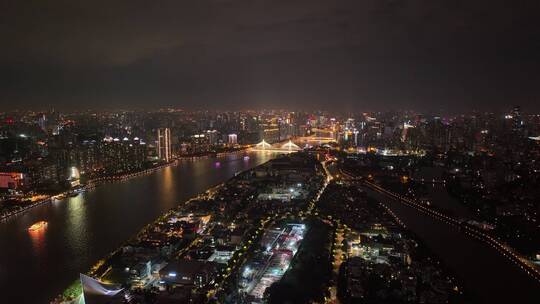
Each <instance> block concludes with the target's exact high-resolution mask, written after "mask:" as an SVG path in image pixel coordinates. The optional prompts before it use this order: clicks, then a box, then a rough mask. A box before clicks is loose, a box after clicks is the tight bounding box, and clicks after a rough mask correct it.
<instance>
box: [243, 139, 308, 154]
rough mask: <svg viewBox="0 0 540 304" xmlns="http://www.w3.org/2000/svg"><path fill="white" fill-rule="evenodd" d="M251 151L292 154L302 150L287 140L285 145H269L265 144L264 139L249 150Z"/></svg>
mask: <svg viewBox="0 0 540 304" xmlns="http://www.w3.org/2000/svg"><path fill="white" fill-rule="evenodd" d="M251 150H252V151H258V152H278V153H292V152H298V151H300V150H302V148H300V147H299V146H298V145H296V144H295V143H293V142H292V141H291V140H289V141H288V142H287V143H285V144H283V145H280V144H274V145H271V144H269V143H267V142H266V141H265V140H264V139H263V140H262V141H261V142H260V143H258V144H256V145H255V146H254V147H253V148H251Z"/></svg>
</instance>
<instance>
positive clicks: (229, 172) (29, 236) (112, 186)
mask: <svg viewBox="0 0 540 304" xmlns="http://www.w3.org/2000/svg"><path fill="white" fill-rule="evenodd" d="M273 156H275V154H268V153H256V152H252V153H250V154H249V159H244V157H243V155H239V154H231V155H228V156H224V157H221V158H218V159H212V158H207V159H198V160H183V161H181V162H180V164H179V165H177V166H172V167H167V168H164V169H161V170H158V171H155V172H153V173H151V174H149V175H143V176H139V177H135V178H132V179H129V180H125V181H121V182H115V183H109V184H104V185H100V186H98V187H97V188H95V189H92V190H89V191H88V192H85V193H82V194H80V195H79V196H77V197H72V198H67V199H64V200H61V201H57V202H53V203H50V204H44V205H41V206H38V207H35V208H33V209H31V210H29V211H27V212H25V213H23V214H21V215H18V216H15V217H13V218H10V219H8V220H7V221H4V222H0V302H1V303H40V304H41V303H48V302H49V301H50V300H52V299H53V298H54V297H55V296H57V295H58V294H59V293H61V292H62V291H63V290H64V289H65V288H66V287H67V286H68V285H69V284H71V283H72V282H73V281H74V280H75V279H77V277H78V274H79V273H80V272H86V271H87V270H88V269H89V268H90V267H91V266H92V265H93V264H95V263H96V261H98V260H99V259H101V258H103V257H105V256H106V255H107V254H109V253H110V252H111V251H113V250H115V249H116V248H117V247H119V246H120V245H121V244H122V243H123V242H125V241H126V240H127V239H129V238H130V237H132V236H133V235H135V234H136V233H137V232H138V231H139V230H140V229H141V228H143V227H144V226H145V225H146V224H148V223H150V222H152V221H153V220H154V219H156V218H157V217H158V216H159V215H161V214H163V213H164V212H165V211H167V210H169V209H171V208H173V207H175V206H177V205H178V204H179V203H182V202H184V201H186V200H187V199H189V198H190V197H193V196H195V195H196V194H197V193H200V192H203V191H205V190H206V189H208V188H210V187H212V186H214V185H216V184H219V183H221V182H223V181H226V180H227V179H229V178H231V177H232V176H234V174H235V173H237V172H239V171H243V170H247V169H250V168H252V167H255V166H257V165H259V164H261V163H263V162H266V161H268V160H270V159H271V158H272V157H273ZM41 220H44V221H47V222H48V225H47V227H46V228H45V229H43V230H42V231H40V232H29V231H28V227H29V226H30V225H32V224H33V223H35V222H37V221H41Z"/></svg>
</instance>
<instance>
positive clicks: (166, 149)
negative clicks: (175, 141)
mask: <svg viewBox="0 0 540 304" xmlns="http://www.w3.org/2000/svg"><path fill="white" fill-rule="evenodd" d="M157 139H158V140H157V152H158V157H159V159H162V160H164V161H167V162H168V161H170V160H171V157H172V155H171V129H169V128H159V129H158V130H157Z"/></svg>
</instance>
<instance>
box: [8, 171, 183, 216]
mask: <svg viewBox="0 0 540 304" xmlns="http://www.w3.org/2000/svg"><path fill="white" fill-rule="evenodd" d="M177 164H178V161H172V162H169V163H166V164H161V165H158V166H155V167H152V168H148V169H145V170H141V171H137V172H132V173H126V174H121V175H114V176H104V177H99V178H95V179H91V180H89V181H88V182H86V183H85V184H84V185H81V186H80V187H78V188H76V189H70V190H67V191H64V192H60V193H56V194H54V195H49V196H48V197H46V198H44V199H41V200H39V201H36V202H33V203H30V204H28V205H25V206H24V207H22V208H21V209H18V210H16V211H12V212H9V213H7V214H2V215H0V222H2V221H5V220H7V219H9V218H11V217H13V216H16V215H20V214H22V213H24V212H26V211H28V210H30V209H32V208H35V207H38V206H41V205H43V204H47V203H51V202H53V201H54V200H57V199H63V198H65V197H68V196H70V195H72V194H74V193H76V194H78V193H80V192H84V191H87V190H91V189H94V188H96V187H97V186H99V185H101V184H103V183H109V182H115V181H123V180H127V179H131V178H134V177H138V176H142V175H148V174H151V173H153V172H155V171H157V170H161V169H163V168H166V167H169V166H175V165H177Z"/></svg>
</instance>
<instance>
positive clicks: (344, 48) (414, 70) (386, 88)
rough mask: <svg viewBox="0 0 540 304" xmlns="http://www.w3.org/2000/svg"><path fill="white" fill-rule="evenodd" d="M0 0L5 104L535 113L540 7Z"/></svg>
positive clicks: (1, 97) (374, 1)
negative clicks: (517, 108) (514, 108)
mask: <svg viewBox="0 0 540 304" xmlns="http://www.w3.org/2000/svg"><path fill="white" fill-rule="evenodd" d="M79 2H83V1H73V0H69V1H43V0H39V1H31V0H24V1H23V0H14V1H6V0H4V1H1V2H0V71H1V73H0V102H1V104H2V108H3V109H15V108H19V109H24V108H27V109H29V108H34V109H46V108H48V107H56V108H64V109H86V108H94V109H96V108H114V107H128V108H129V107H130V108H134V107H146V108H150V107H154V108H155V107H158V106H167V105H170V106H177V107H184V108H218V109H241V108H250V109H254V108H262V107H271V108H278V107H287V108H291V109H313V108H323V109H336V108H342V109H345V110H390V109H415V110H439V109H442V110H450V111H455V110H471V109H478V110H487V109H502V110H504V109H507V108H509V107H510V106H512V105H514V104H519V105H521V106H522V107H523V108H524V110H540V5H539V4H538V3H540V1H499V0H491V1H475V0H466V1H461V0H459V1H456V0H452V1H436V0H409V1H405V0H403V1H398V0H351V1H339V0H302V1H297V0H273V1H270V0H193V1H187V0H186V1H182V0H180V1H125V2H124V3H122V2H121V1H110V0H109V1H84V3H85V4H81V3H79Z"/></svg>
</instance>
